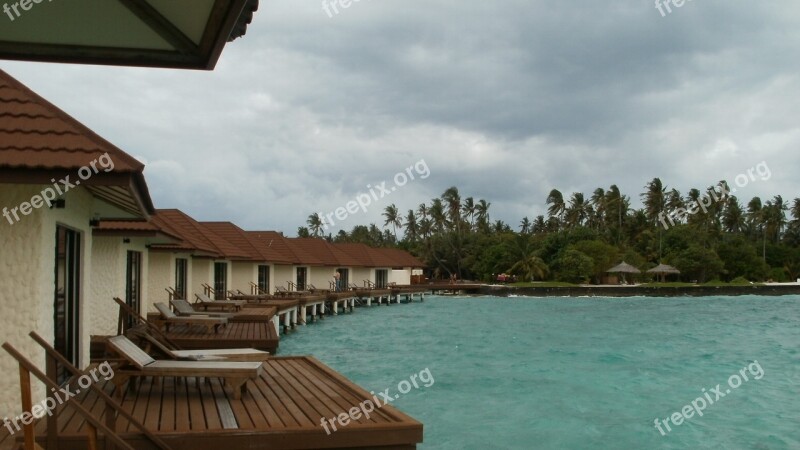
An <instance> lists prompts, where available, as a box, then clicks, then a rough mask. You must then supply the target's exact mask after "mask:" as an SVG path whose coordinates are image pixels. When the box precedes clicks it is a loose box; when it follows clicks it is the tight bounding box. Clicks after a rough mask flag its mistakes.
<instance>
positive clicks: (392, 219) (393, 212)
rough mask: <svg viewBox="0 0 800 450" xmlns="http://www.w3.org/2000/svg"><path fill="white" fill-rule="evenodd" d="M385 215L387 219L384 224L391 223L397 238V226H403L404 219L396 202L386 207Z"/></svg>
mask: <svg viewBox="0 0 800 450" xmlns="http://www.w3.org/2000/svg"><path fill="white" fill-rule="evenodd" d="M383 217H385V218H386V220H385V221H384V222H383V226H386V225H391V226H392V230H393V234H394V238H395V240H397V228H398V227H402V226H403V219H402V217H400V212H399V211H398V210H397V206H395V204H394V203H392V204H391V205H389V206H387V207H386V209H384V210H383Z"/></svg>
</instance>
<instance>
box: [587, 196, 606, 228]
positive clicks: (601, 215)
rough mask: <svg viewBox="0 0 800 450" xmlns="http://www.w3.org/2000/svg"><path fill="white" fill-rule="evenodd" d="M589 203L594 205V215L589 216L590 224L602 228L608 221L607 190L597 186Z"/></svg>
mask: <svg viewBox="0 0 800 450" xmlns="http://www.w3.org/2000/svg"><path fill="white" fill-rule="evenodd" d="M589 204H590V206H591V207H592V211H593V212H594V214H592V217H590V218H589V222H590V224H591V225H592V226H593V228H598V229H599V228H601V227H602V225H604V224H605V223H606V214H607V213H608V211H607V208H606V206H607V203H606V191H605V189H603V188H597V189H595V190H594V192H593V193H592V197H591V198H590V199H589Z"/></svg>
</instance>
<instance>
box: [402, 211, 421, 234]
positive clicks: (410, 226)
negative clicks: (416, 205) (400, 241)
mask: <svg viewBox="0 0 800 450" xmlns="http://www.w3.org/2000/svg"><path fill="white" fill-rule="evenodd" d="M405 226H406V239H407V240H409V241H411V242H416V241H417V237H418V236H419V225H418V224H417V216H416V214H414V210H413V209H409V210H408V215H407V216H406V225H405Z"/></svg>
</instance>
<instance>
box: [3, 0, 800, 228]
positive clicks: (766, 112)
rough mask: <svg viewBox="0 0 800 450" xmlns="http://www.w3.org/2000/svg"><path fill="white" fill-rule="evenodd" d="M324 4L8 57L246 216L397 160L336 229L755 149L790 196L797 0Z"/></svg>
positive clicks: (49, 91) (300, 1)
mask: <svg viewBox="0 0 800 450" xmlns="http://www.w3.org/2000/svg"><path fill="white" fill-rule="evenodd" d="M331 1H332V0H329V2H331ZM329 10H330V11H331V13H332V14H331V15H329V14H327V13H326V12H325V11H324V9H323V8H322V5H321V1H320V0H262V1H261V7H260V10H259V11H258V12H257V13H256V16H255V18H254V20H253V23H252V24H251V25H250V27H249V28H248V31H247V35H246V36H245V37H244V38H243V39H240V40H237V41H235V42H233V43H231V44H228V46H227V47H226V48H225V50H224V52H223V54H222V58H221V60H220V62H219V64H218V65H217V68H216V69H215V70H214V71H213V72H195V71H174V70H163V69H157V70H153V69H136V68H117V67H99V66H70V65H57V64H40V63H17V62H7V61H4V62H0V67H2V68H3V69H5V70H6V71H8V72H9V73H11V74H12V75H13V76H15V77H17V78H18V79H20V80H21V81H22V82H23V83H25V84H27V85H28V86H30V87H31V88H32V89H34V90H35V91H37V92H38V93H40V94H41V95H43V96H44V97H45V98H47V99H49V100H50V101H52V102H53V103H55V104H56V105H58V106H59V107H61V108H62V109H64V110H65V111H67V112H68V113H70V114H72V115H73V116H75V117H76V118H77V119H78V120H80V121H82V122H83V123H85V124H86V125H87V126H89V127H90V128H92V129H94V130H95V131H97V132H98V133H99V134H100V135H102V136H104V137H105V138H107V139H108V140H110V141H111V142H113V143H115V144H116V145H117V146H119V147H120V148H122V149H124V150H125V151H127V152H128V153H130V154H132V155H133V156H135V157H137V158H138V159H140V160H141V161H143V162H144V163H146V165H147V168H146V170H145V175H146V177H147V181H148V185H149V187H150V191H151V194H152V197H153V200H154V202H155V204H156V207H158V208H179V209H182V210H183V211H185V212H187V213H189V214H190V215H192V216H193V217H195V218H197V219H198V220H230V221H232V222H234V223H236V224H238V225H240V226H242V227H244V228H247V229H277V230H282V231H285V232H287V234H289V235H293V234H294V233H295V232H296V229H297V227H298V226H300V225H304V224H305V221H306V219H307V217H308V215H309V214H310V213H312V212H320V213H322V214H323V215H326V214H327V213H328V212H332V211H334V210H335V209H336V208H337V207H340V206H345V204H346V203H347V202H348V201H349V200H353V199H355V198H356V196H357V195H358V194H359V193H363V192H368V187H367V186H368V185H369V186H372V187H374V186H376V185H380V184H381V183H382V182H384V181H385V182H386V183H387V184H386V187H387V188H389V187H391V186H393V185H394V181H393V180H394V177H395V174H397V173H398V172H405V171H406V168H409V167H412V169H411V170H410V171H409V172H406V174H408V173H413V174H415V175H416V176H415V180H414V181H410V182H408V183H407V184H406V185H405V186H403V187H400V188H397V189H396V190H395V191H394V192H392V193H391V194H390V195H388V196H385V197H384V198H381V199H379V200H377V201H375V200H373V203H372V205H370V206H369V208H368V210H367V212H366V213H361V212H359V213H357V214H353V215H351V216H350V217H348V218H347V219H346V220H344V221H337V224H336V226H335V227H333V229H332V231H336V230H337V229H338V228H339V227H343V228H346V229H350V228H352V226H354V225H357V224H368V223H370V222H380V224H382V223H383V220H382V219H381V217H380V214H381V212H382V211H383V209H384V208H385V207H386V206H387V205H389V204H391V203H394V204H396V205H397V206H398V207H399V208H400V209H401V211H408V209H409V208H416V206H417V205H419V204H420V203H422V202H426V201H430V199H431V198H432V197H437V196H439V195H441V193H442V192H443V191H444V190H445V189H447V188H448V187H450V186H457V187H458V188H459V190H460V192H461V195H462V197H468V196H472V197H475V198H476V200H477V199H479V198H484V199H486V200H487V201H489V202H491V208H490V215H491V218H492V220H495V219H502V220H504V221H506V222H508V223H510V224H512V225H513V226H515V227H516V226H517V225H518V224H519V221H520V219H521V218H522V217H523V216H528V217H530V218H531V219H533V218H534V217H535V216H536V215H538V214H543V213H544V212H545V210H546V206H545V204H544V202H545V198H546V196H547V194H548V192H549V191H550V189H552V188H557V189H559V190H561V191H562V192H563V193H564V195H565V196H568V195H569V194H570V193H571V192H574V191H582V192H584V193H586V195H587V196H588V195H590V194H591V192H592V191H593V190H594V189H595V188H597V187H603V188H608V186H609V185H611V184H617V185H618V186H619V187H620V188H621V189H622V191H623V193H624V194H627V195H629V196H631V197H633V199H634V205H635V206H638V205H639V204H640V203H639V199H638V197H639V193H640V192H642V191H643V186H644V185H645V183H647V182H648V181H649V180H651V179H652V178H653V177H660V178H661V179H662V180H663V181H664V183H665V184H667V185H668V186H669V187H670V188H671V187H676V188H677V189H678V190H680V191H681V192H683V193H685V192H686V191H687V190H688V189H689V188H691V187H698V188H703V187H706V186H709V185H711V184H714V183H716V182H717V181H718V180H720V179H728V180H733V179H734V178H735V177H736V176H737V175H738V174H742V173H746V172H747V170H748V169H750V168H752V167H754V166H756V165H757V164H759V163H761V162H765V163H766V164H767V166H768V167H769V169H770V175H771V176H770V177H769V179H762V177H760V176H758V174H756V176H755V177H754V178H755V180H753V181H751V182H749V183H748V184H747V186H742V187H741V188H740V189H739V192H737V195H738V196H739V197H740V198H742V199H744V201H745V202H746V200H748V199H749V198H750V197H752V196H754V195H760V196H762V197H771V196H773V195H776V194H781V195H783V196H784V198H795V197H798V196H800V189H799V186H800V183H799V182H798V179H797V169H798V167H800V152H798V149H800V120H799V119H800V116H799V115H798V106H797V105H798V99H800V67H798V66H799V65H800V57H799V56H800V55H799V54H798V53H799V52H798V50H800V27H798V23H800V5H798V4H797V2H796V1H790V0H778V1H771V2H753V1H747V2H745V1H726V0H695V1H687V2H686V3H685V4H684V5H683V6H682V7H681V8H675V7H674V6H673V7H672V12H671V13H668V14H666V15H664V16H662V14H661V13H659V11H658V9H656V8H655V7H654V4H653V1H652V0H627V1H617V2H597V1H588V0H580V1H568V2H567V1H563V2H553V1H543V0H493V1H491V2H485V1H482V2H478V1H473V0H462V1H454V0H453V1H448V0H425V1H419V0H402V1H400V0H380V1H378V0H360V1H355V0H354V2H353V3H352V4H351V6H350V7H349V8H347V9H343V8H341V7H339V8H338V10H339V13H338V14H335V13H334V11H333V8H329ZM664 11H665V12H666V8H664ZM423 160H424V167H425V168H426V169H428V170H429V171H430V174H429V176H427V177H426V178H425V179H421V177H420V176H419V175H418V174H419V173H422V172H427V170H425V171H422V170H420V171H418V170H417V169H420V168H422V167H423V165H420V164H419V162H421V161H423ZM415 164H417V166H416V168H414V166H415ZM763 178H767V177H763Z"/></svg>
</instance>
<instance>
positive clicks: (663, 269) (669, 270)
mask: <svg viewBox="0 0 800 450" xmlns="http://www.w3.org/2000/svg"><path fill="white" fill-rule="evenodd" d="M647 273H653V274H656V275H657V276H659V278H660V279H661V282H662V283H663V282H664V281H666V278H667V275H678V274H680V273H681V271H680V270H678V269H676V268H674V267H672V266H670V265H667V264H659V265H657V266H656V267H653V268H652V269H650V270H648V271H647Z"/></svg>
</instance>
